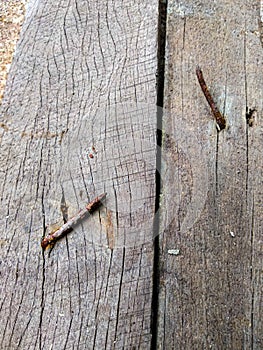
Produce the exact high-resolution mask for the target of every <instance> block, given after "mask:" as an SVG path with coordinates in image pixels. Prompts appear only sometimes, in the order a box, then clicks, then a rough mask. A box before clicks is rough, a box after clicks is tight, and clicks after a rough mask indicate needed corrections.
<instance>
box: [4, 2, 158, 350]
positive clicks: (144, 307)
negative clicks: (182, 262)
mask: <svg viewBox="0 0 263 350" xmlns="http://www.w3.org/2000/svg"><path fill="white" fill-rule="evenodd" d="M157 23H158V2H157V1H153V2H146V3H145V2H141V1H137V0H136V1H133V2H130V1H117V2H113V1H95V2H94V1H81V0H75V1H73V0H69V1H59V2H54V1H50V0H39V1H33V0H32V1H31V2H30V4H29V8H28V12H27V16H26V21H25V23H24V26H23V30H22V34H21V39H20V42H19V44H18V47H17V50H16V55H15V57H14V60H13V64H12V67H11V71H10V74H9V80H8V85H7V90H6V93H5V99H4V101H3V106H2V116H1V123H2V124H1V126H2V128H1V139H0V140H1V160H0V164H1V166H0V169H1V184H0V193H1V211H0V212H1V244H0V248H1V265H2V267H1V302H0V318H1V326H0V327H1V331H0V335H1V336H0V337H1V339H0V344H1V346H0V347H1V348H2V349H34V348H39V349H51V348H52V349H92V348H94V349H102V348H103V349H104V348H105V349H122V348H125V349H130V348H132V349H135V348H138V349H148V348H149V346H150V342H151V330H150V321H151V294H152V261H153V259H152V256H153V249H152V239H151V238H152V227H151V226H152V220H153V216H154V203H155V200H154V198H155V128H156V111H155V103H156V87H155V85H156V77H155V72H156V67H157V42H156V41H157V40H156V38H157ZM116 106H117V107H116ZM104 191H107V193H108V196H107V201H106V203H105V206H104V207H103V208H102V209H100V211H99V212H97V213H96V214H94V215H93V217H92V218H91V219H90V220H87V222H84V223H83V225H80V227H78V228H76V229H75V230H74V232H73V233H72V234H70V235H69V236H67V237H65V238H64V239H63V240H61V241H60V242H58V243H56V245H55V247H54V249H53V250H52V251H51V252H50V253H48V252H45V253H42V251H41V248H40V242H41V238H42V237H43V236H44V235H45V234H46V233H47V230H49V229H50V227H51V224H53V223H54V222H59V224H61V223H63V220H62V219H63V215H62V214H64V220H65V219H66V216H71V215H73V214H74V213H75V212H76V211H78V209H81V208H82V207H83V205H84V204H85V203H86V202H88V200H89V199H92V198H93V197H94V196H95V195H98V194H100V193H101V192H104ZM65 206H66V210H65ZM62 207H63V208H64V209H63V210H62Z"/></svg>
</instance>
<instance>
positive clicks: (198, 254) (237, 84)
mask: <svg viewBox="0 0 263 350" xmlns="http://www.w3.org/2000/svg"><path fill="white" fill-rule="evenodd" d="M167 14H168V21H167V46H166V47H167V51H166V57H167V62H166V85H165V94H164V95H165V108H166V113H165V116H164V132H165V133H166V136H165V137H164V140H163V145H164V147H163V154H162V179H163V196H162V225H161V230H163V233H162V234H161V236H160V243H161V244H160V260H161V264H160V308H159V325H158V335H159V338H158V346H159V348H160V349H262V347H263V338H262V334H263V328H262V264H263V263H262V261H263V259H262V257H263V254H262V253H263V252H262V228H263V227H262V226H263V225H262V222H263V220H262V219H263V211H262V188H263V186H262V175H263V174H262V169H263V168H262V166H263V157H262V146H263V142H262V140H263V138H262V136H263V122H262V120H263V105H262V101H263V83H262V82H263V74H262V63H263V61H262V58H263V52H262V46H261V42H260V35H259V24H258V23H259V2H258V1H243V0H240V1H235V2H233V1H229V0H222V1H216V2H214V1H209V0H205V1H201V2H200V1H195V0H192V1H187V2H185V1H169V2H168V11H167ZM196 65H200V67H201V68H202V70H203V73H204V77H205V79H206V81H207V84H208V86H210V91H211V93H212V95H213V96H214V98H215V101H216V102H217V104H218V107H219V109H220V110H221V111H222V112H223V113H224V115H225V116H226V118H227V122H228V128H227V129H226V130H224V131H221V132H219V133H218V132H217V130H216V127H215V123H214V121H213V119H212V115H211V112H210V109H209V107H208V105H207V102H206V100H205V97H204V95H203V94H202V91H201V89H200V86H199V85H198V82H197V79H196V76H195V69H196ZM246 108H251V109H253V108H255V109H256V112H255V113H254V114H255V122H254V123H253V126H251V127H250V126H248V125H247V123H246ZM206 177H207V182H206ZM191 203H192V204H191ZM185 220H186V221H187V222H185ZM191 226H192V227H191ZM172 249H174V250H173V251H172Z"/></svg>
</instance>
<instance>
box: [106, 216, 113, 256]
mask: <svg viewBox="0 0 263 350" xmlns="http://www.w3.org/2000/svg"><path fill="white" fill-rule="evenodd" d="M106 234H107V241H108V247H109V248H110V249H111V250H113V248H114V228H113V223H112V212H111V210H108V211H107V219H106Z"/></svg>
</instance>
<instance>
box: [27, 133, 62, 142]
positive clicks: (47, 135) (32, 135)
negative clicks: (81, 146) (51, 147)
mask: <svg viewBox="0 0 263 350" xmlns="http://www.w3.org/2000/svg"><path fill="white" fill-rule="evenodd" d="M65 133H66V131H65V130H63V131H62V132H56V133H54V132H50V131H39V132H35V133H34V132H32V131H31V132H25V131H23V132H21V137H29V138H31V139H42V138H45V139H52V138H54V137H58V136H59V137H60V139H59V144H61V142H62V139H63V136H64V134H65Z"/></svg>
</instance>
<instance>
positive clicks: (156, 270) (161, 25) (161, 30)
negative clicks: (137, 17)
mask: <svg viewBox="0 0 263 350" xmlns="http://www.w3.org/2000/svg"><path fill="white" fill-rule="evenodd" d="M166 20H167V1H166V0H159V19H158V53H157V55H158V67H157V75H156V79H157V113H156V117H157V131H156V138H157V152H156V172H155V184H156V197H155V219H154V226H153V240H154V259H153V289H152V307H151V333H152V341H151V349H152V350H155V349H157V336H158V309H159V281H160V259H159V257H160V256H159V254H160V253H159V250H160V242H159V221H160V218H159V207H160V195H161V152H162V150H161V147H162V124H163V104H164V79H165V76H164V75H165V74H164V73H165V46H166Z"/></svg>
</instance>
